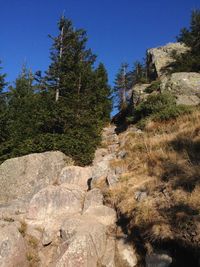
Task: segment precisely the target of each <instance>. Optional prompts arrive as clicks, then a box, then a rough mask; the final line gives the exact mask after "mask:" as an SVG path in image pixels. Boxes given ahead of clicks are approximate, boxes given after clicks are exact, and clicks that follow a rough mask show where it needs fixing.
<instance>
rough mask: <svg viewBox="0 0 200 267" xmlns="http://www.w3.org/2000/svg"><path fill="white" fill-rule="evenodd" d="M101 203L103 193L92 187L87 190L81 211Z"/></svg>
mask: <svg viewBox="0 0 200 267" xmlns="http://www.w3.org/2000/svg"><path fill="white" fill-rule="evenodd" d="M100 205H103V194H102V193H101V190H100V189H98V188H94V189H92V190H90V191H89V192H87V194H86V196H85V201H84V207H83V211H86V210H87V209H88V208H89V207H91V206H92V207H96V206H100Z"/></svg>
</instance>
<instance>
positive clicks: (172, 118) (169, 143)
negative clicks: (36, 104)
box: [0, 43, 200, 267]
mask: <svg viewBox="0 0 200 267" xmlns="http://www.w3.org/2000/svg"><path fill="white" fill-rule="evenodd" d="M175 50H177V51H178V53H184V52H185V51H188V48H187V47H185V46H183V45H181V44H179V43H177V44H168V45H166V46H164V47H159V48H154V49H150V50H148V53H147V54H148V72H149V75H150V76H151V77H153V78H152V81H151V82H150V83H148V84H141V83H139V84H135V86H134V87H133V89H132V96H133V97H132V100H133V101H132V102H130V105H131V107H132V108H134V112H135V114H134V115H135V116H136V118H137V123H134V121H132V123H131V120H129V121H128V119H127V114H128V112H129V110H128V111H127V113H125V115H124V114H122V112H121V113H120V114H119V115H117V116H116V118H117V119H116V118H115V119H114V120H113V121H114V122H117V125H114V124H110V125H108V126H107V127H106V128H104V130H103V132H102V143H101V147H99V148H98V149H97V150H96V152H95V157H94V160H93V163H92V165H90V166H86V167H80V166H75V165H74V162H73V161H72V159H71V158H69V157H67V156H66V155H64V154H63V153H62V152H59V151H54V152H53V151H52V152H45V153H35V154H30V155H27V156H23V157H19V158H13V159H9V160H6V161H4V162H3V163H2V164H1V165H0V266H1V267H28V266H32V267H45V266H46V267H49V266H50V267H64V266H66V267H144V266H146V267H159V266H161V267H168V266H172V267H179V266H180V267H184V266H185V267H188V266H191V267H198V266H200V265H199V264H200V257H199V255H200V200H199V194H200V184H199V181H200V177H199V173H200V167H199V166H200V165H199V163H200V157H199V151H200V109H199V103H200V74H199V73H193V72H190V73H171V72H170V69H169V68H168V66H169V64H171V63H173V56H172V53H174V52H173V51H175ZM166 92H167V93H169V92H170V94H172V95H173V97H172V98H171V96H170V97H169V96H167V94H165V93H166ZM183 105H184V106H183ZM188 106H192V108H188ZM185 108H186V109H185ZM186 111H187V112H186ZM121 114H122V115H123V116H124V117H125V119H124V120H122V121H121V120H118V117H120V116H121V117H123V116H122V115H121ZM146 118H148V119H146ZM163 118H164V119H163ZM144 119H145V124H144V123H143V122H144V121H143V120H144ZM127 121H128V122H127ZM138 122H139V123H138ZM141 125H142V127H141ZM139 126H140V128H139Z"/></svg>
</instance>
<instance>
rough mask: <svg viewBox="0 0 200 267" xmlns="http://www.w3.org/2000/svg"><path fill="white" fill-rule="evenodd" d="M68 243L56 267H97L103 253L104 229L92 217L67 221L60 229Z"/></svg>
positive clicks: (80, 217)
mask: <svg viewBox="0 0 200 267" xmlns="http://www.w3.org/2000/svg"><path fill="white" fill-rule="evenodd" d="M61 233H62V238H63V239H64V240H65V242H67V243H68V248H67V250H66V252H65V253H64V254H63V255H62V257H61V258H60V260H59V261H58V262H57V264H56V267H64V266H66V267H97V266H98V265H97V264H98V263H100V260H101V258H102V257H103V255H104V253H105V247H106V227H105V226H104V225H102V224H101V223H99V222H98V221H95V218H93V217H85V216H79V217H73V218H69V219H67V220H66V221H65V222H64V223H63V225H62V228H61Z"/></svg>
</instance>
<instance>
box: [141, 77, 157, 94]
mask: <svg viewBox="0 0 200 267" xmlns="http://www.w3.org/2000/svg"><path fill="white" fill-rule="evenodd" d="M159 90H160V81H159V80H157V81H153V82H152V83H151V85H150V86H148V87H147V88H146V89H145V90H144V91H145V93H148V94H151V93H153V92H156V91H159Z"/></svg>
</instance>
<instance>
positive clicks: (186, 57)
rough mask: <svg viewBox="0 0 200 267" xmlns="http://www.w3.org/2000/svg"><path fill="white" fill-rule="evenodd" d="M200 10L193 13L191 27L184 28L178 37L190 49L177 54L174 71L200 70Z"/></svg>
mask: <svg viewBox="0 0 200 267" xmlns="http://www.w3.org/2000/svg"><path fill="white" fill-rule="evenodd" d="M199 33H200V10H199V9H197V10H194V11H193V12H192V15H191V21H190V27H189V29H187V28H183V29H182V30H181V33H180V34H179V36H178V37H177V40H178V41H179V42H182V43H185V44H186V45H187V46H188V47H190V51H188V52H187V53H185V54H182V55H175V56H174V58H175V60H176V62H175V63H174V64H172V67H173V68H172V69H173V71H174V72H182V71H186V72H190V71H195V72H199V71H200V34H199Z"/></svg>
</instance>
